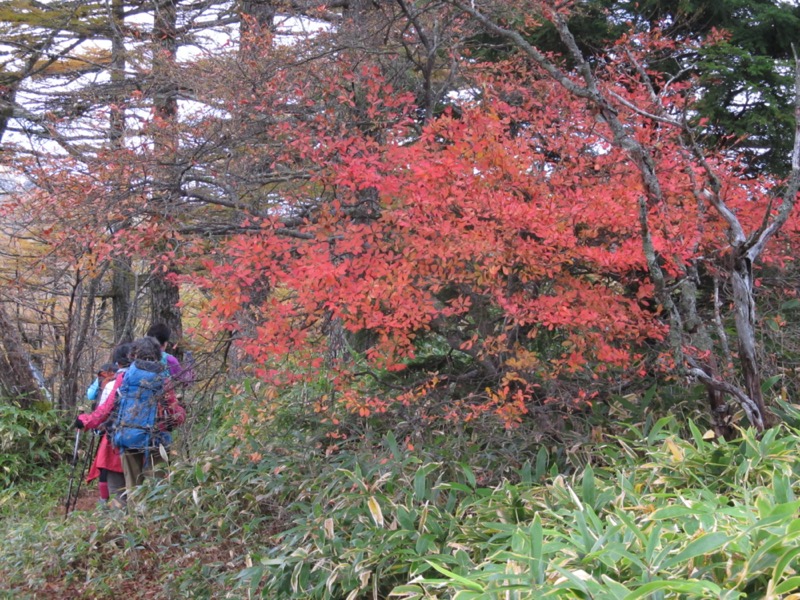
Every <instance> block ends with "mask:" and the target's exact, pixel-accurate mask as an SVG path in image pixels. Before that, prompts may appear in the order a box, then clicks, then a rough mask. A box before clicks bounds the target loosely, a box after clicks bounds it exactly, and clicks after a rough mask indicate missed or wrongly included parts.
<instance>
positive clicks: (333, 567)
mask: <svg viewBox="0 0 800 600" xmlns="http://www.w3.org/2000/svg"><path fill="white" fill-rule="evenodd" d="M265 427H268V425H266V426H265ZM707 438H709V436H708V435H707V433H705V432H704V431H702V430H701V429H698V428H697V427H695V426H694V425H691V424H690V426H689V428H688V431H687V433H686V434H684V435H680V430H679V429H678V428H677V426H676V424H675V421H674V419H672V418H665V419H662V420H660V421H656V422H654V423H652V424H650V425H649V426H648V427H647V429H646V430H645V431H643V430H642V429H640V428H637V427H633V426H630V427H627V428H625V430H624V433H622V434H621V435H615V436H613V437H611V436H607V437H605V438H604V439H603V440H602V441H597V442H596V443H594V444H593V445H592V446H587V447H586V448H584V455H585V456H588V457H590V459H589V460H588V461H587V464H586V466H585V467H584V468H582V469H580V470H573V471H571V472H569V473H568V474H559V471H563V469H561V468H559V467H558V465H556V463H555V462H554V461H553V459H552V453H551V452H549V451H546V450H544V451H542V452H539V453H534V454H532V455H531V456H530V457H529V458H527V459H525V460H522V461H520V464H519V465H514V466H513V468H509V467H508V465H501V464H493V463H491V462H487V457H486V456H485V455H484V456H481V457H480V460H476V461H468V460H459V461H452V460H447V459H443V457H449V456H450V455H449V454H448V453H447V452H445V451H444V450H443V449H442V448H440V447H436V446H434V445H431V446H418V447H416V448H414V449H413V450H412V449H410V448H409V446H408V444H404V443H400V442H398V440H396V439H395V438H394V436H393V435H392V434H391V433H390V434H386V435H385V436H384V437H383V439H382V440H381V442H380V443H373V444H363V445H361V446H357V445H355V444H353V443H351V444H348V445H346V446H343V447H341V448H338V449H333V450H332V449H331V448H330V447H327V448H325V449H324V450H320V449H319V448H318V447H317V446H316V445H315V444H313V443H310V442H309V441H308V440H307V441H306V442H307V443H303V440H302V439H300V438H299V437H297V438H296V439H295V440H294V442H289V441H288V440H287V439H286V438H285V437H281V436H280V435H278V434H277V432H276V434H275V437H274V439H273V441H272V443H269V442H264V444H263V445H262V446H261V447H260V448H259V454H254V452H251V453H239V454H238V456H236V455H237V452H235V448H236V447H235V446H234V444H233V442H231V441H224V440H223V439H222V438H217V439H216V441H215V444H216V445H215V447H213V448H206V449H205V450H204V451H203V452H202V453H197V454H196V455H195V456H194V457H193V458H191V459H190V460H183V461H180V462H176V463H175V464H174V465H173V466H172V467H171V470H170V472H169V475H168V477H166V478H165V479H162V480H155V481H150V482H148V484H147V485H145V486H143V487H142V488H141V489H140V490H138V492H137V494H136V496H135V498H134V500H135V508H134V509H132V510H131V511H130V512H129V514H127V515H125V514H122V513H115V512H113V511H100V510H94V511H78V512H76V513H74V514H73V515H71V516H70V517H69V518H68V519H66V520H65V519H64V518H63V514H62V513H61V512H59V508H58V503H59V502H60V501H61V500H63V496H62V497H59V493H58V491H59V485H58V484H64V483H65V474H64V473H63V472H59V473H58V474H57V475H55V476H54V479H53V480H52V481H50V482H48V483H47V484H42V483H39V484H36V486H34V485H33V484H31V486H29V487H28V488H26V489H25V490H24V494H25V496H24V497H25V498H30V497H31V495H32V494H34V495H35V497H36V502H35V503H33V504H35V506H34V505H30V506H24V505H20V507H19V510H17V511H10V510H8V507H7V506H4V508H3V510H2V512H0V517H2V521H0V533H1V534H2V537H3V540H4V543H3V544H2V546H1V547H0V596H2V597H6V596H3V594H5V595H7V596H8V597H15V598H17V597H19V598H26V597H31V598H34V597H70V598H106V597H108V598H111V597H127V598H224V597H229V598H269V599H287V600H291V599H313V598H319V599H331V600H355V599H368V598H370V599H373V598H379V599H384V598H385V599H389V598H399V599H404V598H405V599H409V600H410V599H433V598H441V599H445V598H448V599H449V598H458V599H461V600H468V599H486V600H489V599H500V598H503V599H505V598H508V599H526V598H530V599H534V598H537V599H538V598H548V597H552V598H587V599H588V598H592V599H596V600H603V599H625V600H635V599H637V598H646V599H654V600H655V599H666V598H686V599H696V598H714V599H720V598H722V599H733V598H752V599H756V598H758V599H762V598H773V599H778V598H784V599H787V600H788V599H789V598H792V594H794V593H795V592H796V590H798V589H800V565H799V564H798V558H797V557H798V556H800V520H798V519H797V515H798V510H800V500H798V492H799V491H800V457H799V456H798V453H797V446H798V442H799V441H800V431H798V430H796V429H794V428H793V427H791V426H789V425H783V426H781V427H778V428H775V429H772V430H770V431H768V432H766V433H765V434H764V435H763V436H761V437H759V436H757V435H755V434H754V433H753V432H751V431H745V432H742V437H741V439H738V440H735V441H732V442H724V441H719V440H714V439H707ZM62 471H63V470H62ZM493 473H499V474H500V475H499V476H497V477H493V476H492V474H493ZM37 486H38V487H37ZM8 493H9V492H4V494H8ZM20 493H21V490H20V489H17V490H16V492H15V494H16V496H15V497H16V498H19V497H21V496H20ZM0 502H2V496H0ZM44 507H49V511H48V510H45V508H44ZM59 594H60V595H59Z"/></svg>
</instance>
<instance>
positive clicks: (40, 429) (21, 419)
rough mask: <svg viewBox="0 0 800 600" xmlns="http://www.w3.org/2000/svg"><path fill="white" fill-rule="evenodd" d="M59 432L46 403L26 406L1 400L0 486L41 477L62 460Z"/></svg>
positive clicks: (62, 447) (61, 439) (62, 440)
mask: <svg viewBox="0 0 800 600" xmlns="http://www.w3.org/2000/svg"><path fill="white" fill-rule="evenodd" d="M62 432H63V430H62V429H61V427H60V419H59V415H58V413H57V412H56V411H55V410H54V409H53V408H52V407H51V406H50V405H49V404H46V405H36V406H34V407H32V408H29V409H23V408H19V407H17V406H14V405H11V404H0V488H6V487H9V486H11V485H12V484H14V483H16V482H18V481H20V480H22V479H35V478H38V477H41V476H43V475H44V474H45V473H46V472H47V471H48V470H49V469H50V468H52V466H53V465H54V464H55V463H56V462H58V461H59V460H61V458H62V456H63V453H64V448H65V445H66V444H65V443H64V438H63V435H62Z"/></svg>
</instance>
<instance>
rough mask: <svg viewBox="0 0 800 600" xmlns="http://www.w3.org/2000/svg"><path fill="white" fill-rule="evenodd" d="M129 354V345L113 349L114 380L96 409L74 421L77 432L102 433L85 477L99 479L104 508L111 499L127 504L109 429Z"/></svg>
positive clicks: (120, 466) (116, 454) (103, 389)
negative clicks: (93, 430) (78, 430)
mask: <svg viewBox="0 0 800 600" xmlns="http://www.w3.org/2000/svg"><path fill="white" fill-rule="evenodd" d="M130 351H131V345H130V344H121V345H119V346H117V347H116V348H115V349H114V357H113V359H114V365H115V367H116V372H115V374H114V377H113V378H112V379H110V381H107V382H106V384H105V385H104V386H103V387H102V392H101V395H100V400H99V402H98V404H97V407H96V408H95V409H94V410H93V411H92V412H91V413H86V414H82V415H78V418H77V419H76V421H75V427H76V428H78V429H84V428H86V429H95V430H98V431H99V432H100V442H99V444H98V446H97V454H95V457H94V461H93V462H92V466H91V468H90V469H89V474H88V475H87V476H86V482H87V483H89V482H90V481H92V480H94V479H98V480H99V481H98V486H97V487H98V490H99V492H100V504H101V505H105V504H107V503H108V501H109V498H111V497H113V498H114V499H115V500H117V501H118V502H120V503H122V502H123V501H124V500H123V494H124V492H125V477H124V475H123V468H122V461H121V459H120V455H119V451H118V450H117V449H116V448H114V446H113V445H112V444H111V440H110V439H109V436H108V434H107V431H106V429H107V423H108V421H109V420H110V417H111V413H112V411H113V409H114V400H115V399H116V395H117V390H118V389H119V386H120V384H121V383H122V378H123V377H124V376H125V371H127V369H128V367H129V366H130V364H131V360H130Z"/></svg>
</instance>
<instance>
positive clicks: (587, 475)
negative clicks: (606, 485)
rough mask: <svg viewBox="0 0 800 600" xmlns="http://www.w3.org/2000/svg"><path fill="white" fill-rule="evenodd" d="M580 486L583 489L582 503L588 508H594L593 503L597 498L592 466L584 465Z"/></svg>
mask: <svg viewBox="0 0 800 600" xmlns="http://www.w3.org/2000/svg"><path fill="white" fill-rule="evenodd" d="M581 485H582V488H583V489H582V492H583V501H584V502H586V504H588V505H589V506H594V501H595V499H596V497H597V494H596V490H595V481H594V471H593V470H592V465H586V469H584V471H583V481H582V482H581Z"/></svg>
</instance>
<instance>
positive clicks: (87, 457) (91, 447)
mask: <svg viewBox="0 0 800 600" xmlns="http://www.w3.org/2000/svg"><path fill="white" fill-rule="evenodd" d="M89 438H90V439H89V449H88V450H87V451H86V455H85V456H84V457H83V467H82V468H81V476H80V478H79V479H78V488H77V489H76V490H75V497H74V498H73V499H72V509H71V510H75V506H76V505H77V504H78V496H79V495H80V493H81V484H82V483H83V477H84V475H85V474H86V465H88V464H89V463H90V462H91V461H92V460H93V459H94V447H95V442H96V441H97V436H96V435H90V436H89ZM67 514H69V510H68V511H67Z"/></svg>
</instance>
